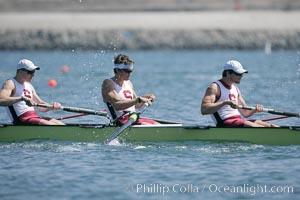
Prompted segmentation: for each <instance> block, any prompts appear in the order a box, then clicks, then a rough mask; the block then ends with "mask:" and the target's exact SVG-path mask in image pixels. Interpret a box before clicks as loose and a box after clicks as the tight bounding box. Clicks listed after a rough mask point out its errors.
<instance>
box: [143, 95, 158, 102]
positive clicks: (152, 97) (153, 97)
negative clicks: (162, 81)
mask: <svg viewBox="0 0 300 200" xmlns="http://www.w3.org/2000/svg"><path fill="white" fill-rule="evenodd" d="M142 97H143V98H146V99H149V100H150V101H152V102H154V101H155V99H156V96H155V95H154V94H145V95H143V96H142Z"/></svg>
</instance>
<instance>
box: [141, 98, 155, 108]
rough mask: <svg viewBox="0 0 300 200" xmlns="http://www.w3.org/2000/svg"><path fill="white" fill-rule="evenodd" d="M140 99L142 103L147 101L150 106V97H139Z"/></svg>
mask: <svg viewBox="0 0 300 200" xmlns="http://www.w3.org/2000/svg"><path fill="white" fill-rule="evenodd" d="M140 99H141V101H142V102H143V103H147V104H148V106H151V105H152V99H150V98H145V97H140Z"/></svg>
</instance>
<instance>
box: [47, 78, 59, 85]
mask: <svg viewBox="0 0 300 200" xmlns="http://www.w3.org/2000/svg"><path fill="white" fill-rule="evenodd" d="M56 85H57V82H56V80H54V79H51V80H49V81H48V86H49V87H56Z"/></svg>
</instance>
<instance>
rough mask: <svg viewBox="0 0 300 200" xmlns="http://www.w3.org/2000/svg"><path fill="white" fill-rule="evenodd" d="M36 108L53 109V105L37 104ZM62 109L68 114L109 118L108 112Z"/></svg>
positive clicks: (72, 108)
mask: <svg viewBox="0 0 300 200" xmlns="http://www.w3.org/2000/svg"><path fill="white" fill-rule="evenodd" d="M35 106H38V107H43V108H53V105H51V104H38V103H37V104H35ZM61 109H62V110H64V111H68V112H75V113H84V114H89V115H99V116H103V117H107V113H106V112H102V111H96V110H91V109H86V108H77V107H66V106H61Z"/></svg>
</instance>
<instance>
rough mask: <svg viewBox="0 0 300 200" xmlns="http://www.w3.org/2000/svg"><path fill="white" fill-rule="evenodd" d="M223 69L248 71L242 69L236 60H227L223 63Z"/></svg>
mask: <svg viewBox="0 0 300 200" xmlns="http://www.w3.org/2000/svg"><path fill="white" fill-rule="evenodd" d="M224 70H233V71H234V72H236V73H238V74H243V73H248V70H246V69H244V68H243V66H242V64H241V63H240V62H238V61H236V60H229V61H228V62H227V63H226V65H224Z"/></svg>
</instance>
